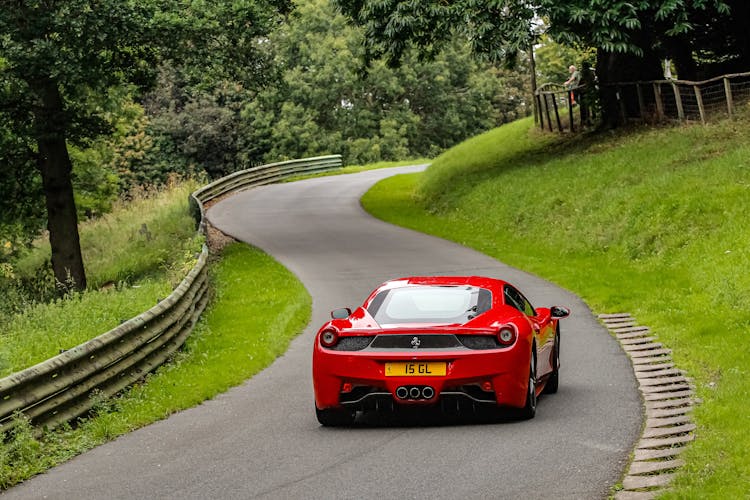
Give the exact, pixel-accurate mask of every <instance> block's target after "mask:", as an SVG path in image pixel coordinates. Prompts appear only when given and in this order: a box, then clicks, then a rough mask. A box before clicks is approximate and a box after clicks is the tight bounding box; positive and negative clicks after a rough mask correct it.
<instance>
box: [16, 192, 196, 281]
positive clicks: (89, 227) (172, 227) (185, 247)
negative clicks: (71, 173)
mask: <svg viewBox="0 0 750 500" xmlns="http://www.w3.org/2000/svg"><path fill="white" fill-rule="evenodd" d="M196 188H197V184H196V183H195V182H193V181H189V182H182V183H179V184H177V185H174V186H170V187H169V188H167V189H162V190H154V191H141V192H138V193H135V194H134V197H133V198H132V199H129V200H126V201H120V202H118V203H116V204H115V206H114V209H113V211H112V212H111V213H108V214H106V215H104V216H102V217H100V218H97V219H93V220H90V221H85V222H83V223H81V224H80V225H79V232H80V238H81V251H82V253H83V261H84V264H85V267H86V276H87V279H88V282H89V283H88V284H89V288H90V289H97V288H99V287H101V286H102V285H106V284H111V283H119V282H123V281H124V282H133V281H135V280H137V279H140V278H142V277H144V276H149V275H154V274H160V273H162V272H163V271H165V270H168V269H169V268H170V266H173V265H174V264H175V262H179V261H180V259H182V257H183V254H185V253H191V252H193V251H194V250H195V248H196V247H197V248H200V244H197V245H196V243H195V242H196V236H195V221H194V220H193V218H192V216H191V215H190V211H189V209H188V195H189V194H190V193H191V192H192V191H194V190H195V189H196ZM49 255H50V249H49V242H48V241H47V240H46V239H42V240H40V241H39V242H38V244H37V245H36V246H35V248H34V249H33V250H32V251H31V252H29V253H27V254H26V255H25V256H24V257H22V258H21V259H19V260H18V261H17V262H15V264H14V267H15V273H16V274H18V275H19V276H33V275H34V274H35V273H36V272H37V269H39V268H40V267H42V266H43V265H44V263H45V261H47V260H49ZM178 271H181V269H180V270H178ZM177 274H179V272H178V273H177ZM183 274H184V273H183ZM180 279H181V278H180Z"/></svg>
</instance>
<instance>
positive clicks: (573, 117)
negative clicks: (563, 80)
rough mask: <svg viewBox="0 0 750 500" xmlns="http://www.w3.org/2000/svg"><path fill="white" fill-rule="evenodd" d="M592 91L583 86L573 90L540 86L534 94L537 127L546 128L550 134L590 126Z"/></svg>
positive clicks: (554, 85) (551, 84)
mask: <svg viewBox="0 0 750 500" xmlns="http://www.w3.org/2000/svg"><path fill="white" fill-rule="evenodd" d="M593 91H594V90H593V89H589V88H587V87H586V86H584V85H580V86H578V87H575V89H569V88H566V87H565V86H564V85H560V84H557V83H546V84H544V85H542V86H540V87H539V88H538V89H537V90H536V92H535V93H534V98H535V99H536V106H537V109H538V110H539V127H540V128H541V129H542V130H544V128H545V126H546V127H547V129H548V130H549V131H550V132H552V131H553V130H555V129H557V131H558V132H564V131H566V130H569V131H571V132H575V131H576V130H580V129H581V128H583V127H584V126H585V125H588V124H590V123H591V122H592V120H593V118H594V106H593V102H594V101H595V99H593V98H592V95H591V94H592V92H593ZM545 120H546V122H545Z"/></svg>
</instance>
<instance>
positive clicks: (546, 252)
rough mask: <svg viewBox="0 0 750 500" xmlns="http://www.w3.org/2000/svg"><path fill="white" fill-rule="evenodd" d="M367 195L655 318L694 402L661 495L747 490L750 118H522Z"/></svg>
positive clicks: (401, 218)
mask: <svg viewBox="0 0 750 500" xmlns="http://www.w3.org/2000/svg"><path fill="white" fill-rule="evenodd" d="M363 204H364V206H365V208H366V209H367V210H369V211H370V212H371V213H373V214H375V215H376V216H378V217H380V218H383V219H385V220H388V221H391V222H394V223H396V224H400V225H403V226H406V227H411V228H414V229H418V230H421V231H424V232H427V233H431V234H435V235H438V236H441V237H444V238H447V239H451V240H454V241H457V242H459V243H462V244H464V245H467V246H470V247H473V248H476V249H478V250H480V251H482V252H484V253H486V254H488V255H491V256H493V257H496V258H498V259H500V260H502V261H504V262H506V263H508V264H511V265H514V266H517V267H520V268H522V269H525V270H528V271H531V272H534V273H536V274H538V275H540V276H543V277H545V278H547V279H550V280H552V281H554V282H556V283H558V284H560V285H562V286H564V287H565V288H568V289H570V290H572V291H574V292H576V293H578V294H579V295H580V296H582V297H583V298H584V300H586V301H587V302H588V304H589V305H590V306H591V307H592V309H593V310H594V311H596V312H619V311H627V312H631V313H632V314H634V316H635V317H636V318H637V320H638V321H639V323H641V324H645V325H649V326H651V327H652V329H653V331H654V332H655V333H656V334H657V335H658V337H659V339H660V340H661V341H662V342H663V343H665V344H666V345H667V346H668V347H670V348H672V349H673V350H674V358H675V361H676V363H677V364H678V366H680V367H681V368H684V369H686V370H688V372H689V376H691V377H693V378H694V381H695V384H696V386H697V387H696V388H697V393H698V397H700V398H702V399H703V404H702V405H700V406H699V407H697V409H696V410H695V418H696V421H697V424H698V430H697V440H696V442H695V443H694V444H692V445H691V446H690V448H689V450H688V451H687V452H686V453H685V454H684V458H685V459H686V460H687V465H686V466H685V467H684V468H682V469H681V470H680V471H679V473H678V475H677V477H676V480H675V482H674V490H673V492H671V493H667V494H666V495H665V496H666V497H667V498H741V497H747V492H748V491H750V462H748V461H747V459H746V456H747V449H748V448H750V434H748V432H747V428H748V427H750V412H748V411H747V409H746V401H747V400H748V399H749V398H750V384H748V382H749V380H748V368H747V362H746V360H747V354H746V348H745V345H744V342H743V339H744V337H745V336H747V335H748V334H749V333H750V273H748V269H750V247H748V242H750V224H748V223H747V220H748V219H747V217H748V214H750V120H748V119H747V117H745V118H741V119H738V120H735V121H725V122H721V123H716V124H712V125H709V126H706V127H702V126H675V127H667V128H655V129H648V128H646V129H639V130H630V131H623V132H619V133H618V134H617V135H615V134H614V133H608V134H602V135H586V136H578V137H574V138H565V137H560V136H557V135H551V134H550V135H542V134H540V133H539V132H538V131H537V130H536V129H534V128H533V124H532V122H531V121H529V120H523V121H520V122H516V123H513V124H510V125H506V126H504V127H501V128H499V129H495V130H493V131H491V132H488V133H486V134H484V135H482V136H479V137H476V138H473V139H471V140H469V141H467V142H465V143H463V144H461V145H459V146H457V147H455V148H453V149H451V150H450V151H448V152H446V153H445V154H443V155H442V156H440V157H438V158H437V159H436V160H435V161H434V162H433V164H432V166H431V167H430V168H429V169H428V170H427V171H426V173H424V174H414V175H407V176H397V177H394V178H391V179H387V180H385V181H383V182H381V183H379V184H378V185H376V186H375V187H374V188H373V189H372V190H371V191H370V192H368V193H367V194H366V195H365V197H364V198H363ZM603 376H606V374H603Z"/></svg>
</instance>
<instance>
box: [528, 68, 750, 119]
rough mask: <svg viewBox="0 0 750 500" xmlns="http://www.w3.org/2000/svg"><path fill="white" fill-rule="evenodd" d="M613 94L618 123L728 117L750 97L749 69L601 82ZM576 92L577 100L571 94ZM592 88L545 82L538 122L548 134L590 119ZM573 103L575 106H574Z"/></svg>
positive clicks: (539, 93)
mask: <svg viewBox="0 0 750 500" xmlns="http://www.w3.org/2000/svg"><path fill="white" fill-rule="evenodd" d="M604 87H605V89H608V90H611V91H612V92H614V97H615V98H616V100H617V103H618V106H619V114H620V121H622V123H626V122H628V121H641V122H646V123H655V122H660V121H669V120H674V121H695V122H698V121H699V122H701V123H704V124H705V123H706V122H707V121H708V120H710V119H711V118H713V117H720V116H730V117H731V116H733V115H734V113H735V110H736V107H737V104H738V103H740V102H748V101H750V73H735V74H731V75H723V76H719V77H716V78H712V79H710V80H704V81H700V82H692V81H686V80H651V81H635V82H616V83H609V84H604ZM572 94H576V95H577V101H578V102H577V103H576V102H574V100H573V95H572ZM595 94H596V91H595V90H594V89H587V88H586V87H585V86H579V87H576V88H575V89H573V91H572V92H571V90H569V89H565V88H564V87H563V86H562V85H559V84H546V85H543V86H541V87H539V89H538V90H537V91H536V92H535V98H536V101H537V109H538V110H539V126H540V128H541V129H542V130H544V129H545V128H547V129H548V130H549V131H550V132H552V131H553V130H557V131H558V132H564V131H571V132H576V131H577V130H580V129H581V128H583V126H584V125H586V124H587V122H589V121H590V120H591V119H592V118H593V114H592V113H593V112H594V111H595V108H596V107H595V106H594V102H595V100H596V98H595ZM576 104H577V105H576Z"/></svg>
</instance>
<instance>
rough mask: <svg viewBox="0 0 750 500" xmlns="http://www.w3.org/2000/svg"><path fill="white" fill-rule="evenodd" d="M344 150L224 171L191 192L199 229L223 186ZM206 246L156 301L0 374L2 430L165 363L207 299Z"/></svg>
mask: <svg viewBox="0 0 750 500" xmlns="http://www.w3.org/2000/svg"><path fill="white" fill-rule="evenodd" d="M341 166H342V161H341V155H333V156H321V157H316V158H307V159H303V160H291V161H286V162H280V163H272V164H270V165H262V166H259V167H254V168H250V169H247V170H243V171H240V172H235V173H233V174H231V175H228V176H226V177H223V178H221V179H219V180H217V181H215V182H212V183H211V184H208V185H207V186H204V187H202V188H200V189H198V190H197V191H195V192H193V193H192V194H191V195H190V204H191V208H192V211H193V214H194V216H195V217H196V222H197V223H198V226H199V229H200V231H201V232H204V233H205V221H204V215H205V210H204V207H203V204H204V203H205V202H207V201H209V200H212V199H214V198H216V197H217V196H221V195H223V194H227V193H231V192H236V191H240V190H243V189H248V188H251V187H255V186H260V185H263V184H269V183H273V182H278V181H281V180H284V179H287V178H289V177H293V176H298V175H305V174H311V173H316V172H322V171H326V170H331V169H334V168H340V167H341ZM207 261H208V248H207V247H206V246H205V245H204V246H203V250H202V252H201V253H200V256H199V257H198V262H197V263H196V264H195V266H194V267H193V269H192V270H191V271H190V272H189V273H188V275H187V276H186V277H185V279H183V280H182V282H181V283H180V284H179V285H178V286H177V288H175V289H174V291H173V292H172V293H171V294H170V295H169V296H168V297H167V298H166V299H164V300H162V301H160V302H159V303H158V304H157V305H156V306H154V307H152V308H151V309H149V310H148V311H146V312H144V313H141V314H139V315H138V316H136V317H134V318H132V319H130V320H128V321H126V322H124V323H122V324H121V325H120V326H118V327H116V328H113V329H112V330H110V331H108V332H106V333H103V334H102V335H99V336H98V337H96V338H94V339H92V340H89V341H88V342H85V343H83V344H81V345H79V346H76V347H74V348H72V349H70V350H68V351H65V352H63V353H61V354H59V355H57V356H55V357H53V358H51V359H48V360H47V361H43V362H41V363H39V364H37V365H34V366H32V367H30V368H27V369H25V370H22V371H19V372H16V373H13V374H11V375H9V376H7V377H5V378H2V379H0V433H1V432H3V431H6V430H8V429H9V428H10V427H11V426H12V425H13V416H14V414H15V413H16V412H20V413H22V414H24V415H25V416H26V417H28V418H29V419H30V420H31V422H32V423H33V424H34V425H36V426H38V427H40V426H43V427H48V428H52V427H55V426H57V425H59V424H61V423H64V422H67V421H70V420H72V419H74V418H76V417H79V416H81V415H84V414H85V413H87V412H89V411H90V410H91V409H92V408H94V406H95V405H96V404H97V402H98V401H99V400H100V399H101V398H106V397H110V396H113V395H114V394H116V393H117V392H119V391H121V390H122V389H124V388H125V387H127V386H128V385H130V384H132V383H133V382H135V381H137V380H138V379H140V378H142V377H144V376H145V375H146V374H147V373H149V372H150V371H152V370H154V369H155V368H157V367H158V366H159V365H161V364H163V363H164V362H165V361H166V360H167V359H169V357H170V356H171V355H172V354H173V353H174V352H175V351H176V350H177V349H179V348H180V346H182V344H183V343H184V342H185V339H186V338H187V336H188V335H189V334H190V332H191V331H192V330H193V327H194V326H195V323H196V322H197V321H198V318H199V317H200V315H201V313H202V312H203V310H204V309H205V308H206V304H207V302H208V296H209V295H208V277H207V270H208V266H207Z"/></svg>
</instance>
